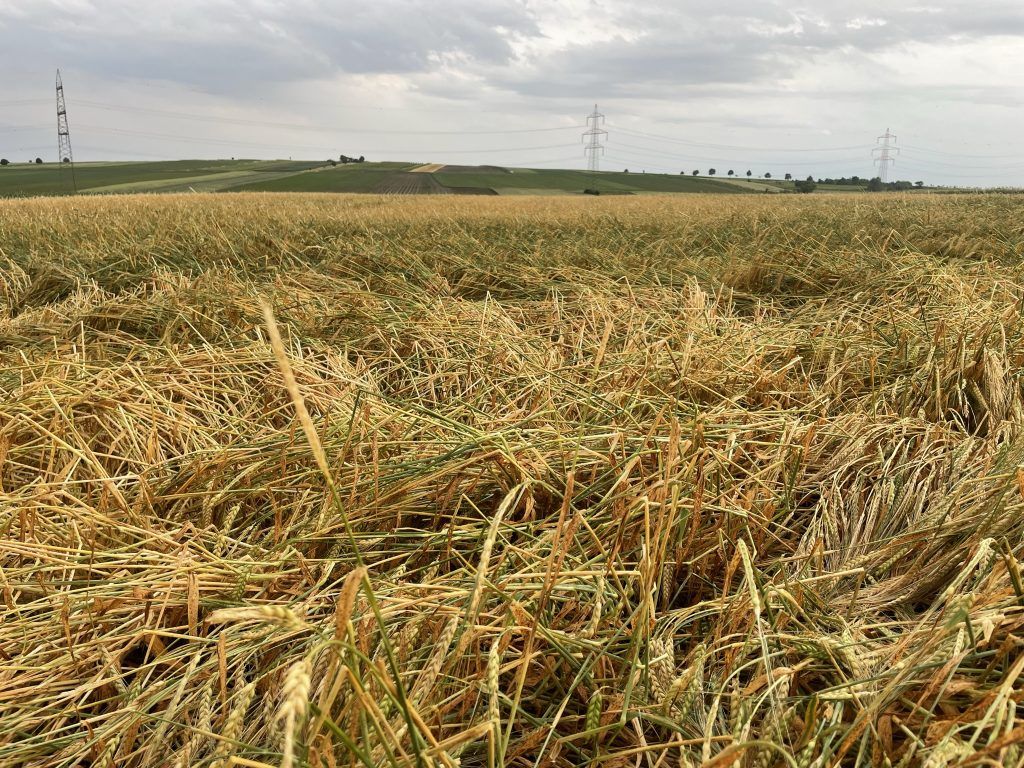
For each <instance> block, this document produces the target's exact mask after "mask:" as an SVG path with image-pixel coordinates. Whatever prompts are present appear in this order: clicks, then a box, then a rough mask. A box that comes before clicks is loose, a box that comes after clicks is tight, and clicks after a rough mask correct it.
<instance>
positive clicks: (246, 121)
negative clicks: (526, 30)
mask: <svg viewBox="0 0 1024 768" xmlns="http://www.w3.org/2000/svg"><path fill="white" fill-rule="evenodd" d="M75 103H76V105H78V106H83V107H88V108H91V109H100V110H105V111H115V112H132V113H137V112H141V113H144V114H153V115H161V116H166V117H173V118H178V119H181V120H197V121H202V122H210V123H228V124H231V125H255V126H263V127H266V128H288V129H289V130H297V131H314V132H317V133H337V132H338V128H337V127H330V128H324V127H320V126H315V125H304V124H302V123H280V122H274V121H269V120H253V119H250V118H240V117H221V116H218V115H210V114H200V113H196V112H176V111H171V110H166V109H148V108H145V107H131V108H129V107H122V106H120V105H118V104H106V103H103V102H98V101H88V100H78V101H76V102H75ZM581 127H582V126H579V125H559V126H550V127H545V128H506V129H504V130H483V131H477V130H459V131H433V130H431V131H417V130H408V129H378V128H348V127H346V128H345V129H344V130H345V132H346V133H372V134H394V135H401V136H467V135H470V136H500V135H505V134H510V133H550V132H553V131H577V130H579V129H580V128H581Z"/></svg>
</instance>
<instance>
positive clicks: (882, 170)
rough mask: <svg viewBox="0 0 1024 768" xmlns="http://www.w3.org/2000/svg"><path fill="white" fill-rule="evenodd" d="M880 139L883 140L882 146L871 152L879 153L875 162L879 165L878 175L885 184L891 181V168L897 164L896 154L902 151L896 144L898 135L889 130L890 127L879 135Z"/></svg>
mask: <svg viewBox="0 0 1024 768" xmlns="http://www.w3.org/2000/svg"><path fill="white" fill-rule="evenodd" d="M878 141H880V142H882V144H881V146H878V147H875V148H874V149H873V150H871V153H872V154H874V153H875V152H877V153H878V157H876V158H875V164H876V165H877V166H878V177H879V178H880V179H881V180H882V183H883V184H888V183H889V168H890V167H891V166H894V165H896V155H898V154H899V153H900V150H899V147H897V146H896V136H895V134H892V133H890V132H889V129H888V128H886V129H885V133H884V134H882V135H881V136H879V137H878Z"/></svg>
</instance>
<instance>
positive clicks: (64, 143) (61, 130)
mask: <svg viewBox="0 0 1024 768" xmlns="http://www.w3.org/2000/svg"><path fill="white" fill-rule="evenodd" d="M57 162H59V163H60V175H61V179H62V180H63V178H64V173H65V172H64V166H67V167H68V170H69V171H70V172H71V189H72V190H74V192H75V194H77V193H78V182H77V181H76V180H75V156H74V155H73V154H72V153H71V131H70V130H69V129H68V110H67V106H66V105H65V104H64V83H63V82H61V79H60V70H59V69H58V70H57Z"/></svg>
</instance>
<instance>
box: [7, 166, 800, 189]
mask: <svg viewBox="0 0 1024 768" xmlns="http://www.w3.org/2000/svg"><path fill="white" fill-rule="evenodd" d="M417 165H418V164H416V163H404V162H381V163H359V164H349V165H336V166H332V165H328V164H327V163H326V162H325V161H294V162H293V161H290V160H175V161H167V162H146V163H136V162H118V163H79V164H78V165H76V166H75V178H76V181H77V185H78V191H79V192H87V193H104V194H105V193H121V194H124V193H136V192H189V191H195V192H221V191H226V190H232V191H246V192H348V193H369V194H375V193H384V194H387V193H410V192H415V191H416V190H417V189H422V190H430V191H432V192H433V193H438V192H440V193H442V194H443V193H445V191H446V190H452V191H453V192H456V193H460V192H467V191H468V192H471V193H472V192H473V191H478V192H480V193H481V194H494V193H495V192H496V193H498V194H500V195H524V194H540V195H563V194H576V195H578V194H582V193H583V191H584V190H585V189H594V190H598V191H600V192H601V193H603V194H630V195H632V194H645V193H677V192H687V193H692V192H711V193H723V194H738V193H744V192H763V191H764V190H765V188H766V185H765V184H764V183H748V182H741V181H735V180H732V181H730V180H725V179H709V178H706V177H694V176H683V175H668V174H655V173H648V174H638V173H632V174H630V173H619V172H603V173H589V172H587V171H576V170H554V169H531V168H500V167H496V166H444V167H442V168H441V169H440V170H439V171H437V172H435V173H426V174H423V177H422V178H420V179H414V180H415V181H421V182H423V183H422V184H419V185H417V184H411V183H410V177H408V176H405V175H403V174H405V173H407V172H408V171H409V170H410V169H411V168H415V167H417ZM780 184H781V182H780ZM768 188H769V189H770V190H771V191H775V190H777V189H781V187H777V186H770V187H768ZM71 191H72V188H71V182H70V174H69V173H68V169H67V168H61V167H60V166H59V165H56V164H52V163H51V164H43V165H34V164H29V163H19V164H16V165H11V166H7V167H4V168H0V197H31V196H42V195H62V194H69V193H70V192H71Z"/></svg>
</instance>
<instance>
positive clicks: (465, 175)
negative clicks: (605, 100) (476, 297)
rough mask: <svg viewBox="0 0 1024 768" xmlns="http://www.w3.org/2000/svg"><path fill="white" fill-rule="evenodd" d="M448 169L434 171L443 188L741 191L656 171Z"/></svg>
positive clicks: (544, 191) (539, 191)
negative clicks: (594, 171) (450, 170)
mask: <svg viewBox="0 0 1024 768" xmlns="http://www.w3.org/2000/svg"><path fill="white" fill-rule="evenodd" d="M510 170H511V171H512V172H511V173H508V172H503V171H501V170H489V169H488V170H481V172H479V173H471V172H466V171H461V170H460V171H458V172H454V173H453V172H448V171H447V170H446V169H444V168H442V169H441V170H440V171H438V172H437V173H435V174H434V176H435V177H436V178H437V180H438V181H439V182H441V183H442V184H444V185H445V186H447V187H489V188H491V189H494V190H497V192H498V193H499V194H516V193H518V194H523V193H537V194H548V193H551V192H570V193H572V192H575V193H579V192H582V191H583V190H584V189H597V190H599V191H601V192H606V193H621V194H635V193H638V192H720V193H726V194H734V193H736V192H740V191H742V190H739V189H737V188H736V187H735V186H734V185H730V184H727V183H725V182H721V181H716V180H714V179H707V178H702V177H693V176H681V175H678V176H670V175H667V174H660V173H647V174H642V173H613V172H603V173H589V172H587V171H570V170H539V169H530V168H515V169H510Z"/></svg>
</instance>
